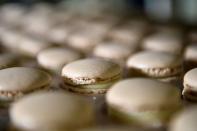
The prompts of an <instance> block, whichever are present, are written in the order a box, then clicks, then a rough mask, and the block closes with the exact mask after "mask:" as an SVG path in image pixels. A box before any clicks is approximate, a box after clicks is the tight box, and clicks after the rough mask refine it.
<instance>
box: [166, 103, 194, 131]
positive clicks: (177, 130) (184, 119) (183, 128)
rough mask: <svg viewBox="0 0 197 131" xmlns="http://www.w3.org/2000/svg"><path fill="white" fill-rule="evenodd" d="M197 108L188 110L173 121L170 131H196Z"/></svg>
mask: <svg viewBox="0 0 197 131" xmlns="http://www.w3.org/2000/svg"><path fill="white" fill-rule="evenodd" d="M196 121H197V107H196V106H192V107H189V108H186V109H185V110H183V111H182V112H180V113H179V114H177V115H176V116H175V117H174V119H173V120H172V121H171V123H170V126H169V131H196V128H197V124H196Z"/></svg>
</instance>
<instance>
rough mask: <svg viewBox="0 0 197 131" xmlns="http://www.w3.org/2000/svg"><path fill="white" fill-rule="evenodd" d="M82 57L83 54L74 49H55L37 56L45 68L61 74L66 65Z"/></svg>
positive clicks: (44, 51)
mask: <svg viewBox="0 0 197 131" xmlns="http://www.w3.org/2000/svg"><path fill="white" fill-rule="evenodd" d="M81 57H82V54H81V53H79V52H77V51H74V50H72V49H69V48H60V47H53V48H48V49H45V50H43V51H41V52H40V53H39V54H38V56H37V60H38V63H39V64H40V66H42V67H43V68H45V69H48V70H50V71H52V72H54V73H58V74H59V73H60V72H61V70H62V68H63V67H64V65H66V64H68V63H70V62H72V61H75V60H77V59H80V58H81Z"/></svg>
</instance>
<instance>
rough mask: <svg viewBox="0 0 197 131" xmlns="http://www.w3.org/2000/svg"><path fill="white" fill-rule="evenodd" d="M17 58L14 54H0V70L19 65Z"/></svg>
mask: <svg viewBox="0 0 197 131" xmlns="http://www.w3.org/2000/svg"><path fill="white" fill-rule="evenodd" d="M18 58H19V57H18V56H17V55H14V54H9V53H4V54H0V69H5V68H9V67H14V66H17V65H19V64H20V61H19V60H18Z"/></svg>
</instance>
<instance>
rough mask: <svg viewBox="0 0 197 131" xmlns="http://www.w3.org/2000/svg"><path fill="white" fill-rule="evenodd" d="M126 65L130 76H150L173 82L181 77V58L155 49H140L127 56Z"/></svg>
mask: <svg viewBox="0 0 197 131" xmlns="http://www.w3.org/2000/svg"><path fill="white" fill-rule="evenodd" d="M127 67H128V70H129V75H130V76H143V77H152V78H156V79H159V80H162V81H167V82H173V81H177V80H179V79H180V78H181V74H182V71H183V69H182V60H181V58H180V57H178V56H176V55H173V54H169V53H164V52H155V51H142V52H139V53H137V54H134V55H132V56H131V57H129V59H128V61H127Z"/></svg>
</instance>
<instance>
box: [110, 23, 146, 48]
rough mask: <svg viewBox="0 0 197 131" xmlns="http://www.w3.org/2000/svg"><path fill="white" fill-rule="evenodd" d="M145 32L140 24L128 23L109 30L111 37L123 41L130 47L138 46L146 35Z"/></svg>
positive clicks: (113, 39)
mask: <svg viewBox="0 0 197 131" xmlns="http://www.w3.org/2000/svg"><path fill="white" fill-rule="evenodd" d="M144 32H145V31H144V29H143V28H140V27H139V26H136V25H135V26H133V25H130V24H128V25H127V24H126V25H121V26H119V27H114V28H113V29H111V31H110V32H109V39H111V40H112V41H116V42H120V43H123V44H125V45H127V46H128V47H134V46H138V44H139V42H140V40H141V39H142V37H143V35H144Z"/></svg>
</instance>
